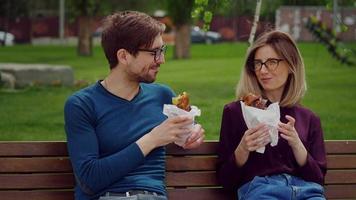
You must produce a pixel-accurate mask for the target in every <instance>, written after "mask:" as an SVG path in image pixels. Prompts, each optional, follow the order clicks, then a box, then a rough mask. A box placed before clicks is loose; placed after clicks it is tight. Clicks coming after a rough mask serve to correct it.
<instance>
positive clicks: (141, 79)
mask: <svg viewBox="0 0 356 200" xmlns="http://www.w3.org/2000/svg"><path fill="white" fill-rule="evenodd" d="M159 66H160V65H158V64H157V65H155V66H151V67H150V69H151V68H155V69H157V72H156V73H155V74H154V77H152V76H150V75H149V73H148V72H147V73H146V76H140V75H139V76H138V77H137V78H138V81H139V82H140V83H153V82H155V80H156V76H157V73H158V68H159ZM150 69H149V70H150Z"/></svg>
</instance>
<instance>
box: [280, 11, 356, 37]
mask: <svg viewBox="0 0 356 200" xmlns="http://www.w3.org/2000/svg"><path fill="white" fill-rule="evenodd" d="M338 14H339V20H340V21H341V22H342V23H343V24H345V25H346V26H347V27H348V30H347V31H346V32H340V33H339V35H338V38H339V39H340V40H342V41H355V40H356V9H355V8H343V7H341V8H339V10H338ZM310 16H315V17H317V18H318V19H319V20H321V21H322V22H323V23H324V24H325V25H326V26H327V27H329V28H331V29H333V30H336V27H333V13H332V10H327V9H326V8H325V7H324V6H282V7H280V8H279V9H278V10H277V11H276V25H275V26H276V28H277V29H280V30H282V31H285V32H288V33H290V34H291V35H292V36H293V37H294V39H296V40H298V41H314V40H315V39H314V37H313V36H312V34H311V33H310V32H309V31H308V29H307V28H306V27H305V23H306V22H307V20H308V17H310Z"/></svg>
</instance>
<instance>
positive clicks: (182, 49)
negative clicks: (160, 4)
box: [166, 0, 194, 59]
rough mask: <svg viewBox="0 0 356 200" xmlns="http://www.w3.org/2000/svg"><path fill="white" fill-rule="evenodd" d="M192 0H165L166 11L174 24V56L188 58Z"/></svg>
mask: <svg viewBox="0 0 356 200" xmlns="http://www.w3.org/2000/svg"><path fill="white" fill-rule="evenodd" d="M193 5H194V0H179V1H177V0H167V4H166V7H167V12H168V15H169V16H170V17H171V18H172V21H173V24H174V26H175V41H174V42H175V46H174V56H173V57H174V58H175V59H182V58H190V31H191V21H192V20H191V13H192V9H193Z"/></svg>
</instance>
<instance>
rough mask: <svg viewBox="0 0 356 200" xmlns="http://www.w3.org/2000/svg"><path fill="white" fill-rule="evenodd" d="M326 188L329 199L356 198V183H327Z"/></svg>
mask: <svg viewBox="0 0 356 200" xmlns="http://www.w3.org/2000/svg"><path fill="white" fill-rule="evenodd" d="M324 188H325V195H326V196H327V197H328V198H327V199H356V184H355V185H327V186H325V187H324Z"/></svg>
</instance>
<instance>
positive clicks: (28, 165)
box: [0, 157, 73, 173]
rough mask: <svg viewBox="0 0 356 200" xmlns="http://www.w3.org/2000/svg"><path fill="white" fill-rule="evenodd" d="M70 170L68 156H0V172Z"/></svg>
mask: <svg viewBox="0 0 356 200" xmlns="http://www.w3.org/2000/svg"><path fill="white" fill-rule="evenodd" d="M72 171H73V170H72V165H71V163H70V160H69V159H68V157H51V158H48V157H46V158H37V157H34V158H0V173H16V172H18V173H22V172H24V173H25V172H72Z"/></svg>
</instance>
